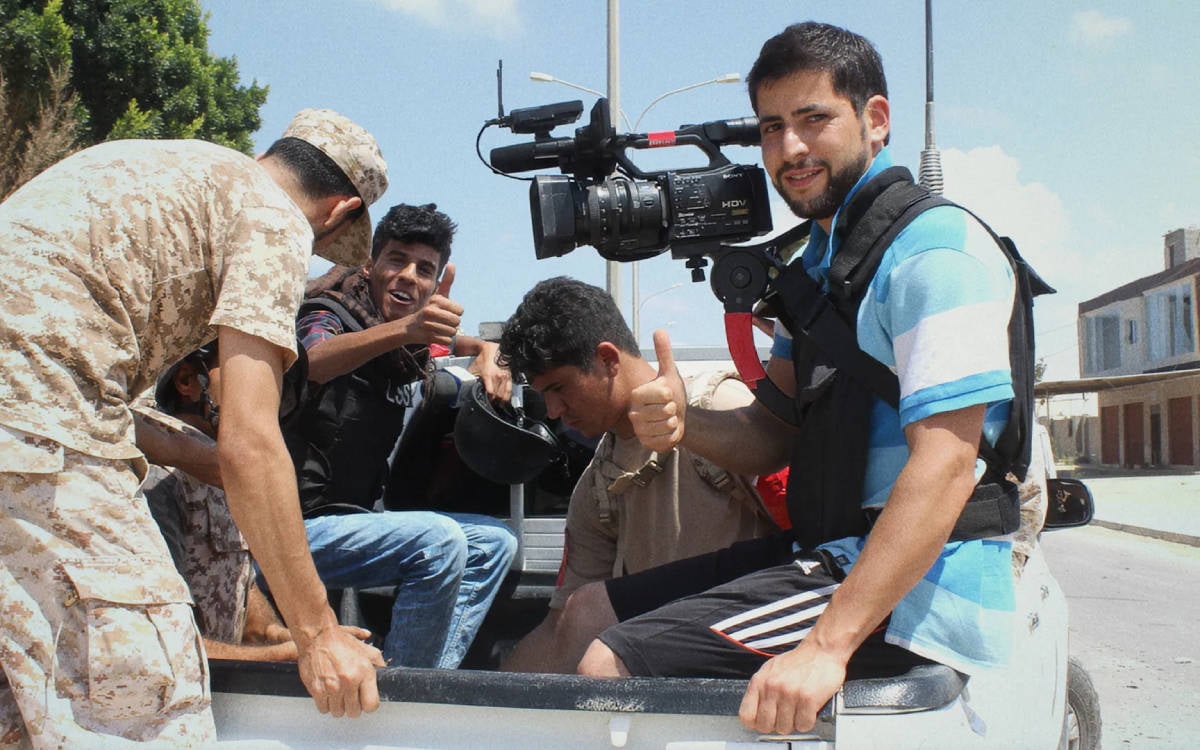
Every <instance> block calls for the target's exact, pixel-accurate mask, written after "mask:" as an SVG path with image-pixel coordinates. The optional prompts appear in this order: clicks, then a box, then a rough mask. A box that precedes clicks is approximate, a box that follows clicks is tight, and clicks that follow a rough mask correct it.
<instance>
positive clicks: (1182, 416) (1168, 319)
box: [1078, 227, 1200, 468]
mask: <svg viewBox="0 0 1200 750" xmlns="http://www.w3.org/2000/svg"><path fill="white" fill-rule="evenodd" d="M1163 266H1164V270H1162V271H1160V272H1158V273H1155V274H1152V275H1150V276H1145V277H1143V278H1140V279H1137V280H1135V281H1132V282H1130V283H1128V284H1125V285H1123V286H1120V287H1117V288H1116V289H1113V290H1111V291H1109V292H1106V293H1104V294H1102V295H1100V296H1098V297H1095V298H1093V299H1090V300H1087V301H1085V302H1081V303H1080V305H1079V318H1078V326H1079V372H1080V375H1081V381H1080V382H1081V383H1090V384H1091V385H1093V386H1094V387H1089V388H1087V390H1089V391H1095V392H1096V393H1097V398H1098V408H1099V414H1100V445H1099V456H1098V460H1099V463H1100V464H1102V465H1106V466H1124V467H1140V466H1177V467H1181V468H1182V467H1189V466H1190V467H1196V466H1200V419H1198V418H1197V415H1198V407H1200V404H1198V403H1197V400H1198V398H1200V351H1198V349H1197V341H1196V330H1197V323H1198V321H1197V310H1196V298H1197V280H1198V278H1200V227H1190V228H1187V229H1176V230H1174V231H1172V232H1169V233H1167V234H1166V236H1165V237H1164V243H1163Z"/></svg>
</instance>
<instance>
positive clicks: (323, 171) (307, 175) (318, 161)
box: [264, 137, 366, 219]
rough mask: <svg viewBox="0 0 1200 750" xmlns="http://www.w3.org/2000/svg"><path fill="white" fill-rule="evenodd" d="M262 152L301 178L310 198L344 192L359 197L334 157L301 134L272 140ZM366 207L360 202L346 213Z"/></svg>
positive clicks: (352, 216) (354, 213) (363, 209)
mask: <svg viewBox="0 0 1200 750" xmlns="http://www.w3.org/2000/svg"><path fill="white" fill-rule="evenodd" d="M264 156H269V157H272V158H275V159H278V160H279V161H280V162H282V163H283V164H284V165H285V166H287V167H288V169H290V170H292V173H293V174H294V175H296V179H297V180H299V181H300V189H301V190H303V191H304V194H305V195H307V196H308V197H310V198H328V197H329V196H331V195H345V196H352V197H356V198H358V199H360V200H361V199H362V196H361V195H359V194H358V188H356V187H354V183H353V182H351V181H350V178H349V177H347V176H346V173H345V172H343V171H342V168H341V167H339V166H338V165H337V162H335V161H334V160H333V159H331V158H329V155H328V154H326V153H325V152H324V151H322V150H321V149H319V148H317V147H316V146H314V145H312V144H311V143H309V142H308V141H305V140H301V139H300V138H291V137H288V138H280V139H279V140H277V141H275V142H274V143H272V144H271V147H270V148H268V149H267V153H266V154H264ZM365 210H366V204H363V205H362V206H359V207H358V208H357V209H355V210H354V212H353V214H352V215H351V216H350V217H349V218H351V219H356V218H358V217H359V216H360V215H362V212H363V211H365Z"/></svg>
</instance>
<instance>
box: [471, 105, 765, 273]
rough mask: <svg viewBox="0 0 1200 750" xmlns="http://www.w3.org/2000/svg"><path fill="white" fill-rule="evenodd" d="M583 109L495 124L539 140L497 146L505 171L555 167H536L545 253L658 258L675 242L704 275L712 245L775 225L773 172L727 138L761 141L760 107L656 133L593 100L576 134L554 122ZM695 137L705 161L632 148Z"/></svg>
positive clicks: (532, 203)
mask: <svg viewBox="0 0 1200 750" xmlns="http://www.w3.org/2000/svg"><path fill="white" fill-rule="evenodd" d="M582 113H583V103H582V102H580V101H578V100H576V101H570V102H558V103H555V104H547V105H543V106H540V107H529V108H525V109H514V110H512V112H510V113H509V114H508V115H507V116H503V115H502V116H501V117H499V118H498V119H497V120H494V121H490V122H489V124H497V125H499V126H500V127H504V128H508V129H509V130H511V131H512V132H513V133H518V134H533V135H534V140H532V141H529V142H526V143H518V144H515V145H512V146H502V147H499V148H494V149H492V151H491V163H490V166H491V167H492V169H494V170H496V171H498V172H502V173H504V174H511V173H514V172H527V171H531V170H535V169H547V168H557V169H558V170H559V171H560V172H562V174H560V175H538V176H536V177H534V178H533V182H532V185H531V186H530V191H529V207H530V213H531V214H532V218H533V237H534V252H535V253H536V255H537V257H538V259H539V260H540V259H543V258H549V257H555V256H560V255H565V254H567V253H569V252H571V251H572V250H574V249H575V248H576V247H578V246H580V245H592V246H593V247H595V248H596V250H598V251H599V253H600V255H601V256H603V257H604V258H606V259H608V260H615V261H634V260H643V259H645V258H650V257H653V256H655V255H658V254H659V253H662V252H663V251H665V250H667V249H668V248H669V249H670V250H671V256H672V257H673V258H679V259H687V266H688V267H689V268H691V269H692V278H693V279H694V280H697V281H700V280H703V278H704V272H703V268H704V266H705V265H706V263H707V259H706V258H705V256H706V255H710V254H714V253H716V252H717V251H718V250H720V249H721V247H722V245H724V244H726V243H731V242H742V241H745V240H748V239H750V238H752V237H755V236H757V235H761V234H764V233H766V232H768V231H770V229H771V212H770V206H769V201H768V194H767V183H766V177H765V175H764V173H763V170H762V168H761V167H758V166H752V165H745V164H733V163H731V162H730V161H729V160H728V159H727V158H725V156H724V155H722V153H721V146H724V145H727V144H734V145H740V146H753V145H757V144H758V143H759V142H760V136H759V132H758V121H757V120H756V119H755V118H753V117H744V118H740V119H735V120H716V121H712V122H706V123H702V124H700V125H685V126H683V127H681V128H680V129H679V130H674V131H665V132H658V133H617V132H616V129H615V128H614V127H613V125H612V120H611V118H610V110H609V104H608V100H607V99H603V98H602V99H599V100H598V101H597V102H596V104H595V106H594V107H593V108H592V111H591V115H590V121H589V122H588V124H587V125H585V126H583V127H580V128H577V129H576V130H575V135H574V137H570V138H552V137H551V136H550V131H551V130H553V129H554V128H555V127H557V126H559V125H566V124H569V123H572V122H575V121H576V120H577V119H579V116H580V115H581V114H582ZM687 145H691V146H696V147H698V148H699V149H701V150H702V151H703V152H704V154H705V155H706V156H707V157H708V160H709V161H708V164H707V165H706V166H703V167H698V168H691V169H680V170H665V171H659V172H643V171H642V170H640V169H639V168H638V167H637V166H635V165H634V164H633V163H632V162H631V161H630V160H629V158H628V156H627V154H626V150H627V149H631V148H632V149H646V148H662V147H669V146H687Z"/></svg>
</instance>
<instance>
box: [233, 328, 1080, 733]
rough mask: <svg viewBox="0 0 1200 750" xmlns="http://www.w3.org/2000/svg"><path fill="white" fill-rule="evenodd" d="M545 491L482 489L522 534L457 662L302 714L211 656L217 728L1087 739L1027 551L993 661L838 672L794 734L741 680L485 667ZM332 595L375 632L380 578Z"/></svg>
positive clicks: (281, 690) (1064, 492)
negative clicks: (769, 717) (353, 703)
mask: <svg viewBox="0 0 1200 750" xmlns="http://www.w3.org/2000/svg"><path fill="white" fill-rule="evenodd" d="M677 357H679V359H680V360H681V362H682V364H681V368H699V369H703V368H704V367H708V366H711V365H712V364H713V356H712V352H692V353H689V352H686V351H681V352H677ZM706 357H707V358H708V359H705V358H706ZM717 358H719V355H717ZM699 360H704V361H703V362H700V361H699ZM441 424H442V425H443V427H444V425H445V423H444V422H443V423H441ZM435 429H437V428H436V427H435ZM1061 481H1062V483H1061V484H1059V485H1057V486H1056V488H1055V491H1054V492H1052V496H1051V498H1050V503H1049V505H1050V507H1049V511H1048V514H1047V528H1048V529H1049V528H1056V527H1067V526H1076V525H1081V524H1083V523H1087V522H1088V521H1089V520H1090V518H1091V507H1092V506H1091V496H1090V494H1088V493H1087V490H1086V488H1085V487H1083V485H1081V484H1079V483H1072V482H1071V481H1070V480H1061ZM549 484H550V485H551V486H552V489H553V485H554V483H553V482H551V483H549ZM564 487H566V489H563V488H564ZM478 490H479V486H478V485H476V487H475V488H474V491H476V492H478ZM557 490H558V492H554V491H549V492H548V491H547V490H546V487H545V486H537V485H536V484H535V483H531V484H530V485H525V486H513V487H498V486H495V487H493V488H492V495H491V499H490V500H489V501H488V502H491V503H493V507H491V509H490V511H489V512H491V513H494V514H496V515H502V514H503V513H504V510H503V509H504V506H507V511H508V520H509V523H510V524H511V525H512V527H513V529H514V530H515V531H516V532H517V533H518V537H519V539H520V541H521V547H520V552H519V554H518V556H517V559H516V562H515V563H514V570H513V573H512V575H511V576H510V581H509V584H510V585H509V586H508V587H507V590H506V591H503V592H502V593H501V596H500V598H498V600H497V603H496V604H495V606H494V607H493V609H492V611H491V613H490V614H489V615H488V618H487V620H486V621H485V623H484V626H483V629H482V631H481V632H480V635H479V637H478V638H477V640H476V643H475V645H474V646H473V647H472V649H471V652H470V653H469V654H468V656H467V659H466V661H465V662H464V665H463V667H464V668H462V669H458V670H432V669H406V668H387V669H383V670H380V672H379V689H380V696H381V700H382V706H381V708H380V709H379V710H378V711H377V712H375V713H373V714H370V715H366V716H364V717H361V718H358V719H355V720H349V719H333V718H331V717H328V716H322V715H321V714H319V713H317V711H316V709H315V708H314V706H313V704H312V701H311V699H310V698H309V697H308V696H307V693H306V692H305V690H304V687H303V685H302V684H301V682H300V680H299V678H298V676H297V674H296V669H295V665H289V664H282V665H281V664H259V663H248V662H229V661H214V662H212V663H211V674H212V689H213V707H214V712H215V715H216V720H217V726H218V732H219V736H220V738H221V740H223V741H225V740H231V741H232V740H241V741H243V742H241V743H238V746H239V747H258V746H262V747H289V748H297V749H299V748H314V749H315V748H321V749H322V750H328V749H330V748H363V749H366V748H372V749H376V748H378V749H383V748H445V749H451V748H461V749H463V750H480V749H483V748H519V749H521V750H527V749H529V748H597V749H599V748H646V749H649V748H655V749H658V750H738V749H742V750H750V749H751V748H760V749H763V748H781V749H782V748H792V749H794V750H800V749H801V748H804V749H807V748H814V749H815V748H830V749H832V748H837V749H838V750H859V749H860V748H889V749H892V750H896V749H902V748H946V749H947V750H963V749H965V748H973V747H980V748H983V747H987V748H1055V747H1057V748H1062V749H1063V750H1068V749H1070V750H1076V749H1077V748H1082V749H1084V750H1086V749H1088V748H1095V747H1098V742H1099V714H1098V706H1097V704H1096V696H1095V692H1094V690H1092V689H1091V685H1090V680H1089V679H1088V677H1087V674H1086V672H1083V670H1082V669H1081V668H1080V667H1079V666H1078V665H1077V664H1075V663H1073V662H1070V661H1069V659H1068V650H1067V609H1066V602H1065V599H1064V597H1063V594H1062V592H1061V590H1060V589H1059V587H1058V584H1057V583H1056V582H1055V580H1054V578H1053V576H1052V575H1051V573H1050V571H1049V570H1048V569H1047V567H1046V564H1045V561H1044V559H1043V557H1042V555H1041V554H1040V551H1035V553H1034V555H1033V556H1032V557H1031V558H1030V559H1029V561H1028V563H1027V564H1026V567H1025V570H1024V572H1023V574H1022V576H1021V578H1020V581H1019V583H1018V586H1017V599H1016V601H1017V612H1018V613H1019V616H1018V617H1016V618H1014V623H1015V632H1014V633H1013V638H1014V648H1013V653H1014V661H1013V662H1012V664H1011V665H1010V666H1009V667H1008V668H1006V669H1004V670H1003V671H1000V672H997V673H996V674H994V675H989V676H988V677H986V678H985V677H973V678H970V679H968V678H966V677H965V676H964V675H962V674H960V673H958V672H956V671H954V670H953V669H950V668H949V667H944V666H940V665H926V666H920V667H917V668H915V669H913V670H911V671H910V672H908V673H906V674H903V675H899V676H890V677H878V678H871V679H859V680H854V681H850V682H848V683H846V685H845V686H844V687H843V689H842V690H841V691H840V692H839V693H838V694H837V695H836V696H835V698H834V700H833V701H831V702H830V704H829V705H827V706H826V707H825V710H824V711H823V712H822V715H821V718H820V721H819V722H818V724H817V726H816V727H815V728H814V729H813V731H812V732H810V733H807V734H804V735H801V736H761V735H758V734H757V733H754V732H752V731H750V730H747V729H746V728H745V727H744V726H742V725H741V723H740V722H739V721H738V719H737V710H738V706H739V703H740V701H741V697H742V694H743V692H744V690H745V687H746V683H745V682H744V681H737V680H715V679H660V678H634V679H627V680H597V679H590V678H583V677H576V676H568V675H544V674H509V673H502V672H498V671H496V670H495V666H496V663H497V662H498V654H499V653H500V652H501V651H502V650H503V647H504V645H505V644H510V643H512V642H513V641H514V640H515V639H517V638H519V637H520V636H521V635H523V634H524V633H525V632H527V631H528V630H529V629H531V628H532V627H533V626H534V625H536V624H537V623H538V622H539V621H540V620H541V618H542V617H543V616H544V614H545V611H546V606H547V600H548V597H549V594H550V591H551V590H552V587H553V585H554V579H555V574H556V571H557V569H558V564H559V560H560V558H561V552H562V532H563V524H564V517H563V513H564V512H565V502H566V497H565V495H563V494H559V493H565V492H569V483H564V482H562V481H561V480H560V481H559V482H558V487H557ZM505 494H506V495H507V497H505ZM333 596H334V597H335V598H337V597H341V599H342V601H340V602H339V606H340V609H341V613H342V616H343V619H345V620H356V621H358V622H360V623H364V624H366V625H367V626H368V627H372V628H373V629H374V630H375V631H376V632H386V627H385V625H386V623H380V622H379V620H378V618H380V617H386V616H387V613H388V611H389V604H388V599H387V596H388V592H371V591H364V592H333Z"/></svg>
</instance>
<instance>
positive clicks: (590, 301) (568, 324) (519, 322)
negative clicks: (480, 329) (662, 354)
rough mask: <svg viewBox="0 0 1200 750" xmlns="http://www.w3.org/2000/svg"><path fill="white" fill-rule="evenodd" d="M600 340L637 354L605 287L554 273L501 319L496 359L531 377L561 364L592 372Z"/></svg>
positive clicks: (511, 368)
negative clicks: (513, 310) (515, 308)
mask: <svg viewBox="0 0 1200 750" xmlns="http://www.w3.org/2000/svg"><path fill="white" fill-rule="evenodd" d="M602 341H608V342H610V343H612V344H614V345H616V346H617V347H618V348H619V349H621V351H624V352H626V353H629V354H633V355H635V356H641V352H640V351H639V350H638V345H637V340H636V339H634V337H633V332H632V331H630V330H629V326H628V325H626V323H625V319H624V318H622V317H621V311H620V310H618V309H617V303H616V302H615V301H614V300H613V298H612V297H611V296H609V294H608V292H605V291H604V290H603V289H600V288H599V287H594V286H592V285H591V284H585V283H583V282H582V281H577V280H575V279H572V278H569V277H567V276H557V277H555V278H553V279H546V280H545V281H539V282H538V283H537V285H536V286H534V287H533V289H530V290H529V291H528V292H527V293H526V294H525V298H524V299H522V300H521V304H520V305H518V306H517V311H516V312H514V313H513V314H512V317H511V318H509V319H508V321H507V322H506V323H505V324H504V331H503V333H501V334H500V356H499V362H500V364H501V365H503V366H505V367H508V368H509V369H510V370H511V371H512V372H513V374H523V375H526V376H529V377H533V376H536V375H540V374H542V373H544V372H546V371H547V370H552V369H554V368H555V367H562V366H564V365H571V366H574V367H578V368H579V369H581V370H584V371H590V370H591V369H592V365H593V364H594V363H595V357H596V347H597V346H599V345H600V342H602Z"/></svg>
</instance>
